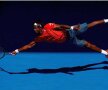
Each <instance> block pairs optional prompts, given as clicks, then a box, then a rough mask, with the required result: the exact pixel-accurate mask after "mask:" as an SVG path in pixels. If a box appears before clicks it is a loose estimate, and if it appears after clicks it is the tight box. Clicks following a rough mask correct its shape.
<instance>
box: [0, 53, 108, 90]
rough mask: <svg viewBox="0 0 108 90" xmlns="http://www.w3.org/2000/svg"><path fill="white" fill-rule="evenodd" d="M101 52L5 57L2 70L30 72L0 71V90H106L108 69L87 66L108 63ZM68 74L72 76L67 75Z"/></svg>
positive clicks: (2, 61)
mask: <svg viewBox="0 0 108 90" xmlns="http://www.w3.org/2000/svg"><path fill="white" fill-rule="evenodd" d="M107 60H108V59H107V58H105V57H104V55H102V54H100V53H26V52H25V53H20V54H18V55H16V56H9V55H8V56H6V57H4V58H3V59H2V60H1V61H0V67H1V68H3V69H5V70H6V71H9V72H28V69H29V70H30V69H34V71H31V72H29V73H26V74H21V73H20V74H9V73H7V72H4V71H1V72H0V90H56V89H57V90H107V81H108V77H107V75H108V70H107V69H101V67H104V66H108V65H107V64H97V65H94V66H91V67H90V68H100V69H90V70H89V69H88V70H84V69H80V70H81V71H77V70H76V69H75V68H74V69H70V68H73V67H77V66H85V65H90V64H95V63H100V62H103V61H107ZM63 70H64V71H65V72H66V71H68V72H70V73H73V74H69V73H64V71H63Z"/></svg>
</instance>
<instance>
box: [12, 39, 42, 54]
mask: <svg viewBox="0 0 108 90" xmlns="http://www.w3.org/2000/svg"><path fill="white" fill-rule="evenodd" d="M41 41H42V38H41V37H37V38H35V39H34V40H33V41H31V42H30V43H28V44H27V45H24V46H22V47H21V48H19V49H16V50H14V51H12V52H11V53H10V54H12V55H16V54H17V53H19V52H21V51H24V50H27V49H30V48H32V47H33V46H35V45H36V44H37V42H41Z"/></svg>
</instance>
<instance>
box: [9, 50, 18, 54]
mask: <svg viewBox="0 0 108 90" xmlns="http://www.w3.org/2000/svg"><path fill="white" fill-rule="evenodd" d="M9 54H11V55H16V54H17V53H16V52H15V51H12V52H10V53H9Z"/></svg>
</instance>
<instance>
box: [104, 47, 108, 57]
mask: <svg viewBox="0 0 108 90" xmlns="http://www.w3.org/2000/svg"><path fill="white" fill-rule="evenodd" d="M106 52H107V53H108V49H107V50H106ZM105 56H106V58H108V55H105Z"/></svg>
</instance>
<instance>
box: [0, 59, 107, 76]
mask: <svg viewBox="0 0 108 90" xmlns="http://www.w3.org/2000/svg"><path fill="white" fill-rule="evenodd" d="M100 64H105V65H104V66H103V67H99V66H98V67H92V66H96V65H100ZM107 65H108V61H103V62H100V63H93V64H87V65H84V66H75V67H62V68H57V69H37V68H30V69H27V71H25V72H9V71H7V70H4V69H3V68H1V71H4V72H7V73H9V74H30V73H41V74H54V73H65V74H70V75H73V73H74V72H80V71H88V70H97V69H104V70H108V66H107Z"/></svg>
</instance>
